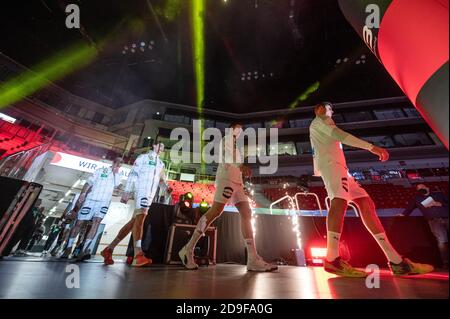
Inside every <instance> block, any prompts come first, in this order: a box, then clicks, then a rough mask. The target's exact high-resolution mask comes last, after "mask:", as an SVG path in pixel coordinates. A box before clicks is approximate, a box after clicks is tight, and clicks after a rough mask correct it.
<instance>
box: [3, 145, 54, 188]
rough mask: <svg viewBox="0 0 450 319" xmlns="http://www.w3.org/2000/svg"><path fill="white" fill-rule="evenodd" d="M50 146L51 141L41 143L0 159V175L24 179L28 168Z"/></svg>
mask: <svg viewBox="0 0 450 319" xmlns="http://www.w3.org/2000/svg"><path fill="white" fill-rule="evenodd" d="M49 147H50V143H46V144H41V145H38V146H36V147H33V148H31V149H29V150H26V151H20V152H18V153H15V154H12V155H9V156H7V157H5V158H3V159H2V160H0V176H4V177H10V178H17V179H22V177H23V176H24V175H25V174H26V168H27V167H29V165H30V164H31V163H32V162H33V161H34V159H35V158H36V157H38V156H39V155H41V154H42V153H44V152H46V151H47V150H48V149H49Z"/></svg>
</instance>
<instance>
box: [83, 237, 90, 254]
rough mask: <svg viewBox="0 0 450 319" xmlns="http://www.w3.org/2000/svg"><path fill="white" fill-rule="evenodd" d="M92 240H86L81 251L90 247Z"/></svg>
mask: <svg viewBox="0 0 450 319" xmlns="http://www.w3.org/2000/svg"><path fill="white" fill-rule="evenodd" d="M91 242H92V239H86V240H85V242H84V245H83V251H86V249H87V248H89V246H90V245H91Z"/></svg>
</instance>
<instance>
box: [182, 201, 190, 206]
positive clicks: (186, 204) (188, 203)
mask: <svg viewBox="0 0 450 319" xmlns="http://www.w3.org/2000/svg"><path fill="white" fill-rule="evenodd" d="M183 204H184V206H185V207H187V208H191V203H190V202H189V201H187V200H185V201H184V202H183Z"/></svg>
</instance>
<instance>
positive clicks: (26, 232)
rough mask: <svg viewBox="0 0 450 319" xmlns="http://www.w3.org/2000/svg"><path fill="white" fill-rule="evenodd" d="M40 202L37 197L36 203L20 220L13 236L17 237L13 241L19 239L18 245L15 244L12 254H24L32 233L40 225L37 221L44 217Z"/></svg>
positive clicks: (31, 239)
mask: <svg viewBox="0 0 450 319" xmlns="http://www.w3.org/2000/svg"><path fill="white" fill-rule="evenodd" d="M41 203H42V200H41V199H38V200H37V201H36V204H35V205H34V207H33V208H32V209H31V212H30V213H29V214H27V215H26V216H25V218H24V219H23V220H22V222H21V225H19V228H18V230H17V234H14V236H15V237H18V238H17V241H15V243H17V242H19V240H20V243H19V246H17V249H16V251H15V252H14V256H25V255H26V252H27V250H28V248H29V247H30V244H31V242H32V241H33V235H34V233H35V231H36V230H37V229H38V227H39V226H40V224H39V223H40V222H41V221H42V220H43V218H44V217H45V216H44V214H43V211H44V207H40V205H41Z"/></svg>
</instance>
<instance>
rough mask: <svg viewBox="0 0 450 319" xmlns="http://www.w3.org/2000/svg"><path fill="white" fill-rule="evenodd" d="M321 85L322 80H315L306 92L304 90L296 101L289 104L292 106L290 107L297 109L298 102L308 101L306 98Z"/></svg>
mask: <svg viewBox="0 0 450 319" xmlns="http://www.w3.org/2000/svg"><path fill="white" fill-rule="evenodd" d="M319 87H320V82H319V81H317V82H314V83H313V84H311V85H310V86H309V87H308V88H307V89H306V91H305V92H303V93H302V94H301V95H299V96H298V97H297V98H296V99H295V101H294V102H292V103H291V104H290V105H289V108H290V109H295V108H296V106H297V104H298V103H299V102H303V101H306V100H307V99H308V97H309V96H310V95H311V94H313V93H314V92H316V91H317V90H318V89H319Z"/></svg>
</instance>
